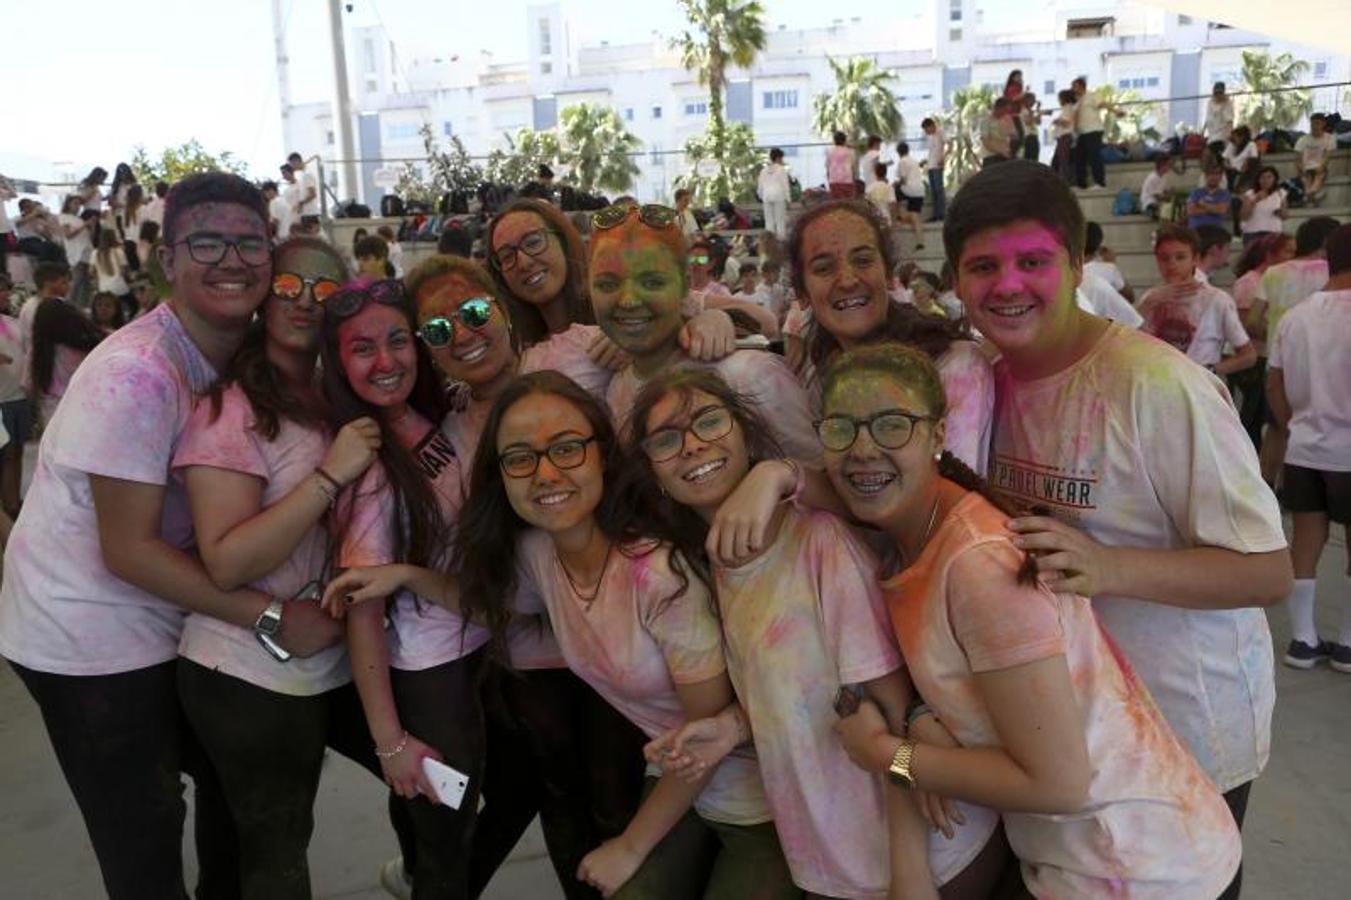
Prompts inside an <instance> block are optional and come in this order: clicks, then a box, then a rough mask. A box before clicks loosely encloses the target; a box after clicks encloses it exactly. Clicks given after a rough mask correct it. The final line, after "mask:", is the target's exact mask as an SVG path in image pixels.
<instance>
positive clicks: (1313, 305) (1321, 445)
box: [1267, 225, 1351, 674]
mask: <svg viewBox="0 0 1351 900" xmlns="http://www.w3.org/2000/svg"><path fill="white" fill-rule="evenodd" d="M1326 250H1327V258H1328V273H1329V277H1328V282H1327V284H1326V285H1325V286H1324V288H1323V290H1321V291H1319V292H1318V293H1315V294H1314V295H1313V296H1311V297H1309V298H1308V299H1307V300H1305V301H1304V302H1303V303H1301V304H1299V306H1297V307H1295V308H1294V309H1292V310H1291V311H1290V313H1289V315H1287V316H1285V317H1284V318H1283V319H1281V325H1280V329H1279V330H1278V331H1277V332H1276V336H1275V339H1274V340H1273V341H1272V342H1271V348H1270V353H1271V355H1270V362H1269V368H1268V369H1267V397H1268V398H1269V400H1270V401H1271V410H1272V413H1273V415H1274V416H1275V417H1276V421H1277V422H1278V423H1279V424H1280V425H1281V427H1283V428H1285V429H1286V430H1287V432H1288V433H1289V442H1288V444H1287V446H1286V451H1285V465H1284V469H1283V473H1282V486H1281V501H1282V503H1283V504H1284V506H1285V508H1286V509H1288V510H1289V511H1290V512H1291V513H1292V515H1293V518H1294V523H1295V530H1294V536H1293V538H1292V539H1291V541H1290V555H1291V556H1292V557H1293V559H1294V564H1295V585H1294V589H1293V590H1292V591H1291V592H1290V597H1289V598H1288V599H1287V601H1286V610H1287V611H1288V612H1289V614H1290V630H1291V635H1292V636H1291V640H1290V646H1289V647H1288V648H1287V649H1286V651H1285V664H1286V665H1287V666H1291V667H1293V668H1296V669H1312V668H1313V667H1314V666H1315V665H1317V664H1318V663H1319V662H1320V661H1321V660H1324V659H1327V660H1328V661H1329V664H1330V665H1331V666H1332V668H1333V669H1335V670H1337V671H1338V672H1345V673H1348V674H1351V586H1347V585H1344V586H1343V592H1344V593H1343V595H1342V621H1341V629H1340V631H1339V633H1338V635H1337V640H1336V641H1324V640H1320V639H1319V637H1318V631H1317V629H1316V628H1315V627H1314V593H1315V588H1316V586H1317V583H1318V581H1317V573H1318V558H1319V556H1321V555H1322V553H1323V545H1324V544H1326V543H1327V539H1328V525H1329V522H1336V523H1338V524H1340V525H1341V526H1342V527H1343V528H1344V529H1346V531H1347V537H1351V391H1348V390H1346V386H1347V385H1348V384H1351V225H1343V226H1341V227H1340V228H1338V229H1337V230H1336V231H1334V232H1333V233H1332V235H1331V236H1330V237H1329V238H1328V240H1327V244H1326Z"/></svg>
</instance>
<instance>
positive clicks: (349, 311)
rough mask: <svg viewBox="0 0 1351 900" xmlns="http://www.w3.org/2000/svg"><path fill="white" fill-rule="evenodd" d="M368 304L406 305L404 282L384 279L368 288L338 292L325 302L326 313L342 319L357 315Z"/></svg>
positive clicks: (395, 279)
mask: <svg viewBox="0 0 1351 900" xmlns="http://www.w3.org/2000/svg"><path fill="white" fill-rule="evenodd" d="M368 302H374V303H382V304H384V305H385V306H402V305H403V304H404V292H403V282H402V281H400V280H399V279H397V278H382V279H381V280H379V281H375V282H372V283H371V284H368V285H367V286H366V287H361V288H347V289H346V290H341V291H338V292H337V293H336V294H334V295H333V296H331V297H329V298H328V299H327V300H325V301H324V311H325V312H326V313H331V314H332V315H335V316H337V317H338V318H340V319H345V318H347V317H348V316H354V315H356V314H357V313H358V312H359V311H360V310H361V309H362V307H364V306H365V305H366V304H367V303H368Z"/></svg>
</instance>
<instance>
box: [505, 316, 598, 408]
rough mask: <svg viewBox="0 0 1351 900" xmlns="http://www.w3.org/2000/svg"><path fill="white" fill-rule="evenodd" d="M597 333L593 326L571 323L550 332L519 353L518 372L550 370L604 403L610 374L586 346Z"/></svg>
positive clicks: (589, 344)
mask: <svg viewBox="0 0 1351 900" xmlns="http://www.w3.org/2000/svg"><path fill="white" fill-rule="evenodd" d="M600 334H601V330H600V328H598V327H597V326H595V325H572V326H571V327H569V328H568V329H567V330H566V331H560V332H559V333H558V334H551V335H549V336H548V337H547V338H545V339H544V340H542V341H540V342H539V343H538V344H535V345H534V346H532V347H527V348H526V350H525V351H524V352H523V353H522V354H521V368H520V373H521V374H522V375H525V374H527V373H529V372H539V371H542V370H545V369H552V370H553V371H555V372H560V373H562V374H563V375H566V376H568V377H569V378H571V379H572V380H573V381H575V382H577V384H579V385H581V387H582V389H583V390H584V391H586V392H587V393H588V394H590V395H591V396H593V397H595V398H596V399H597V400H600V401H601V402H602V403H604V402H605V391H606V389H607V388H609V386H610V379H611V378H612V377H613V375H614V373H613V372H611V371H610V370H609V369H606V368H602V367H601V366H598V365H596V363H594V362H593V361H592V360H591V356H590V354H588V353H587V349H588V348H589V347H590V346H591V342H592V341H594V340H595V339H596V338H597V337H599V336H600Z"/></svg>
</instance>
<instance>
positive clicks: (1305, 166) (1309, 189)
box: [1295, 113, 1337, 206]
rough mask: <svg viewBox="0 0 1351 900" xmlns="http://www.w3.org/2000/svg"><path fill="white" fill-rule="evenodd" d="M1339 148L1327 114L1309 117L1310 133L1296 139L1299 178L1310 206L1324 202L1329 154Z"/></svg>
mask: <svg viewBox="0 0 1351 900" xmlns="http://www.w3.org/2000/svg"><path fill="white" fill-rule="evenodd" d="M1336 149H1337V139H1336V138H1335V137H1333V136H1332V135H1330V134H1328V132H1327V116H1325V115H1323V114H1322V113H1314V114H1313V115H1312V116H1310V117H1309V133H1308V134H1306V135H1304V136H1303V137H1301V138H1300V139H1299V140H1297V141H1295V152H1296V153H1298V154H1299V180H1300V183H1302V184H1303V185H1304V199H1305V200H1306V201H1307V202H1308V203H1309V205H1310V206H1317V205H1318V204H1320V203H1322V202H1323V197H1322V190H1323V181H1324V179H1326V178H1327V175H1328V154H1330V153H1331V152H1332V151H1334V150H1336Z"/></svg>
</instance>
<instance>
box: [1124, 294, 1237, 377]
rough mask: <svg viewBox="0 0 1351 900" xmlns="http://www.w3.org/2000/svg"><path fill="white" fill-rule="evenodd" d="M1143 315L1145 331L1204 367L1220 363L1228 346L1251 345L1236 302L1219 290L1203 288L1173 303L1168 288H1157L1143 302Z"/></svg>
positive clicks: (1141, 312)
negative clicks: (1240, 319)
mask: <svg viewBox="0 0 1351 900" xmlns="http://www.w3.org/2000/svg"><path fill="white" fill-rule="evenodd" d="M1139 313H1140V315H1141V316H1143V317H1144V320H1145V323H1144V325H1142V326H1141V327H1140V330H1141V331H1144V332H1145V333H1146V334H1152V335H1153V336H1154V337H1156V338H1158V339H1159V340H1161V341H1163V342H1164V343H1165V344H1171V345H1172V346H1174V347H1176V348H1177V349H1178V350H1180V351H1181V352H1182V353H1185V354H1186V355H1187V357H1188V358H1189V359H1192V360H1194V361H1195V362H1197V363H1200V364H1201V365H1203V366H1207V367H1209V366H1213V365H1215V364H1216V363H1218V362H1219V361H1220V360H1221V358H1222V353H1223V350H1224V347H1225V345H1226V344H1228V345H1230V346H1233V347H1235V348H1241V347H1246V346H1247V345H1248V332H1246V331H1244V330H1243V323H1242V322H1241V321H1239V318H1238V307H1237V306H1236V305H1235V304H1234V298H1233V297H1230V296H1229V295H1228V294H1226V293H1225V292H1224V291H1222V290H1220V289H1219V288H1217V287H1211V286H1209V285H1203V286H1202V287H1201V289H1200V290H1198V291H1197V292H1196V293H1195V294H1192V295H1191V296H1190V297H1187V298H1186V299H1182V300H1173V299H1170V295H1169V294H1168V292H1167V286H1161V287H1157V288H1154V289H1153V290H1151V291H1149V292H1148V293H1147V294H1145V296H1144V297H1143V298H1141V300H1140V307H1139Z"/></svg>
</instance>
